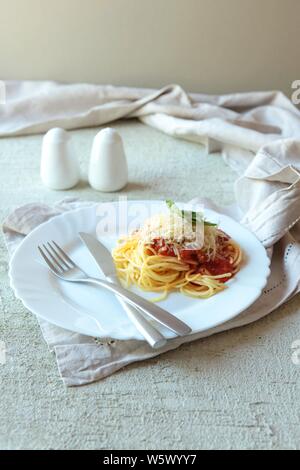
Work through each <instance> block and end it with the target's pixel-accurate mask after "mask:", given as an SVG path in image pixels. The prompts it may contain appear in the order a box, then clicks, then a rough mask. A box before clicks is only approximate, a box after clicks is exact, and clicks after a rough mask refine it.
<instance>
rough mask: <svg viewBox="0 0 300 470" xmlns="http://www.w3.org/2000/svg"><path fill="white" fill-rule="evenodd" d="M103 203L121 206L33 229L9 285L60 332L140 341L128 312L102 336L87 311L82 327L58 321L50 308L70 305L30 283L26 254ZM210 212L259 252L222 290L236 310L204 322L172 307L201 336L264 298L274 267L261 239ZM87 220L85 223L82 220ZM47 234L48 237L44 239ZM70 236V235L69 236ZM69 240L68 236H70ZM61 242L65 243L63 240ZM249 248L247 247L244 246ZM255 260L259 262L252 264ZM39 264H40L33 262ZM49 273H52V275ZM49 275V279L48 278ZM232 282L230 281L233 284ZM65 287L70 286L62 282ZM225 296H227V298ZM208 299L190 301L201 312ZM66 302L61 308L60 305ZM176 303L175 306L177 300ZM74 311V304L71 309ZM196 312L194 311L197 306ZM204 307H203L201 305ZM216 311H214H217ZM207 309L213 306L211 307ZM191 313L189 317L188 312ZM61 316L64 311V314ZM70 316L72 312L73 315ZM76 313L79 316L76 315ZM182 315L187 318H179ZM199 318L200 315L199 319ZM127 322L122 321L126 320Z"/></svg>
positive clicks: (66, 215) (62, 318) (75, 212)
mask: <svg viewBox="0 0 300 470" xmlns="http://www.w3.org/2000/svg"><path fill="white" fill-rule="evenodd" d="M99 204H101V206H102V207H103V205H105V204H118V203H117V202H114V203H113V202H109V203H95V204H91V205H90V206H87V207H84V208H78V209H75V210H72V211H69V212H65V213H63V214H61V215H58V216H56V217H54V218H52V219H50V220H48V221H47V222H45V223H43V224H41V225H40V226H38V227H37V228H36V229H34V230H33V231H32V232H31V233H30V234H29V235H28V236H27V237H26V238H25V239H24V240H23V241H22V242H21V244H20V245H19V247H18V248H17V249H16V251H15V253H14V255H13V256H12V259H11V262H10V269H9V277H10V284H11V287H12V288H13V290H14V293H15V295H16V297H18V298H19V299H21V300H22V302H23V304H24V306H25V307H26V308H27V309H28V310H30V311H31V312H32V313H34V314H36V315H37V316H38V317H40V318H42V319H44V320H47V321H48V322H50V323H53V324H55V325H56V326H59V327H61V328H64V329H67V330H71V331H75V332H77V333H82V334H85V335H89V336H97V337H105V338H113V339H122V340H125V339H138V340H141V339H142V337H141V335H140V334H139V332H138V331H137V330H136V328H135V327H134V326H133V325H132V323H131V322H130V321H129V320H128V319H127V317H126V315H125V313H124V319H123V317H122V324H116V322H113V321H112V322H111V324H109V325H106V328H105V329H104V330H103V331H102V332H99V329H98V328H96V325H93V322H91V321H90V319H88V318H87V314H86V313H83V312H81V315H82V316H83V317H82V319H80V321H81V320H82V322H83V323H82V324H81V323H80V322H79V323H76V324H75V323H74V322H75V320H74V321H73V322H72V321H71V320H70V318H71V317H70V316H69V320H68V321H66V318H65V316H64V315H63V314H62V315H61V316H60V317H58V316H57V315H54V314H53V310H52V312H51V307H52V309H53V307H55V308H58V309H59V308H61V311H62V310H63V308H64V309H67V310H64V311H65V312H68V303H66V302H64V304H63V302H62V299H60V298H59V296H56V298H54V299H53V295H52V292H51V285H50V284H49V289H48V292H46V291H44V292H39V281H40V282H41V278H39V279H37V280H36V279H35V280H34V279H32V280H31V279H30V274H29V273H30V263H31V262H35V260H34V256H33V254H32V261H31V258H30V257H29V255H28V256H27V255H26V253H27V254H29V253H32V250H33V248H34V247H36V246H37V240H38V241H39V243H41V242H45V241H46V240H49V239H51V236H50V234H51V231H53V229H54V228H56V229H58V228H59V229H61V230H62V231H63V230H64V225H68V227H69V228H70V227H71V229H72V224H73V225H75V226H76V225H78V223H80V220H79V219H80V217H81V218H82V219H83V220H85V221H86V220H87V217H89V218H90V217H91V216H92V214H93V213H94V214H95V208H96V207H97V206H98V205H99ZM128 204H129V205H130V204H154V205H155V204H157V205H158V206H159V205H163V204H164V203H163V202H162V201H154V200H151V201H128ZM205 212H206V216H207V217H208V218H213V219H214V218H217V219H218V220H219V221H220V226H221V228H224V226H225V228H226V227H227V226H229V227H230V228H232V230H231V229H230V230H229V232H228V233H229V234H230V235H231V236H232V237H233V238H234V239H236V240H237V241H239V236H238V235H240V236H241V239H243V240H245V241H247V243H249V244H250V245H249V246H251V249H252V250H254V251H255V253H254V252H253V253H246V255H247V256H248V262H247V263H246V266H245V267H243V268H242V269H241V271H240V273H238V274H237V275H236V276H235V278H234V279H235V281H234V282H235V283H236V284H235V286H234V287H233V284H232V285H230V286H229V288H228V289H226V291H224V292H231V293H232V296H231V297H232V299H231V300H232V301H233V300H234V302H233V303H234V305H233V306H232V309H228V308H227V307H226V309H225V310H226V312H224V315H223V316H222V315H221V317H220V315H219V316H218V317H214V315H212V316H211V319H210V317H206V318H205V321H204V317H201V320H202V321H200V320H197V318H194V317H193V318H192V317H191V316H192V315H194V314H193V313H191V312H193V311H194V310H195V309H194V308H193V306H192V307H190V306H188V307H187V308H185V307H183V313H182V312H177V311H176V307H174V309H173V308H172V309H170V308H169V309H168V310H169V311H170V312H171V313H173V314H175V315H177V316H179V317H180V318H181V319H182V320H183V321H186V322H187V323H188V324H189V325H190V326H192V328H193V333H198V332H202V331H206V330H208V329H211V328H214V327H216V326H219V325H220V324H222V323H225V322H227V321H229V320H231V319H233V318H234V317H236V316H237V315H239V314H240V313H241V312H242V311H244V310H246V309H247V308H248V307H249V306H250V305H252V304H253V303H254V302H255V301H256V300H257V299H258V297H259V296H260V295H261V292H262V290H263V288H264V287H265V285H266V283H267V278H268V276H269V273H270V269H269V265H270V259H269V257H268V256H267V254H266V250H265V248H264V247H263V246H262V244H261V243H260V242H259V241H258V239H257V238H256V237H255V236H254V235H253V234H252V233H251V232H250V231H248V230H247V229H246V228H245V227H243V226H241V225H240V224H239V223H238V222H236V221H234V220H233V219H231V218H230V217H228V216H226V215H224V214H218V213H216V212H215V211H212V210H207V211H205ZM84 217H85V219H84ZM95 222H96V218H95ZM92 225H93V223H92V221H91V226H90V227H89V229H90V230H87V231H89V232H90V233H92V232H93V231H95V224H94V228H92ZM76 229H77V232H79V231H86V230H85V227H84V226H79V227H78V226H77V227H76ZM46 234H47V236H48V237H46ZM71 236H72V234H71ZM76 237H77V233H73V238H74V239H75V238H76ZM67 238H68V237H67ZM67 241H68V243H71V242H72V240H71V238H70V236H69V239H68V240H67ZM59 242H60V243H62V241H61V240H59ZM244 244H245V243H244ZM242 248H243V249H244V250H245V249H246V250H247V246H242ZM254 258H255V260H254ZM258 261H259V263H258ZM35 263H36V262H35ZM249 263H250V264H251V263H252V264H253V266H252V268H253V272H252V274H251V273H250V274H251V276H250V277H249V273H248V281H247V279H246V281H247V282H248V284H249V285H248V291H249V292H248V294H249V295H248V297H247V296H246V297H247V298H246V299H242V300H241V301H238V302H236V299H234V298H233V295H234V293H235V294H236V293H237V290H238V289H239V288H240V289H243V288H244V291H245V292H244V293H246V294H247V289H245V287H247V286H246V284H243V282H244V283H245V279H244V280H243V276H242V273H243V270H245V268H247V266H248V265H249ZM36 265H37V263H36V264H35V265H31V266H34V267H35V268H36ZM43 273H45V267H43V270H42V271H41V276H43ZM48 275H49V273H48ZM50 276H51V275H50ZM57 282H61V281H59V280H57ZM230 282H232V281H230ZM64 284H66V283H64ZM139 293H140V295H143V296H146V297H147V294H145V293H142V292H141V291H139ZM222 294H223V292H221V293H219V294H217V295H216V296H214V297H213V299H216V298H218V297H219V296H220V297H221V296H222ZM174 295H175V296H178V295H180V294H177V293H176V294H170V296H174ZM223 295H224V294H223ZM99 296H101V291H100V290H99ZM54 297H55V296H54ZM180 297H181V298H182V297H184V298H185V299H186V303H188V302H190V301H191V299H190V298H188V297H185V296H181V295H180ZM225 297H226V299H227V300H228V298H229V299H230V295H229V294H227V296H224V298H225ZM178 299H179V297H177V300H178ZM208 300H210V299H207V300H206V299H205V300H196V301H195V299H192V301H193V302H200V303H201V304H199V308H200V305H205V304H203V302H204V303H205V302H206V305H207V306H208V304H209V302H208ZM62 304H63V305H62ZM175 304H176V302H175ZM172 305H173V304H172ZM216 305H217V306H218V308H219V307H220V306H221V305H222V302H221V299H220V302H217V303H216ZM161 306H162V307H164V308H166V307H165V305H164V303H163V302H162V303H161ZM69 308H70V306H69ZM195 308H196V307H195ZM201 308H202V309H203V308H204V307H201ZM214 308H215V307H214ZM118 309H119V310H120V307H119V305H118ZM197 309H198V305H197ZM208 310H209V308H208ZM187 312H189V314H188V313H187ZM62 313H63V312H62ZM69 313H70V312H69ZM77 313H78V312H77ZM121 314H123V312H121ZM209 314H210V313H209V311H208V313H207V315H209ZM181 315H183V316H181ZM200 316H201V315H199V318H200ZM191 318H192V321H191ZM123 320H124V321H123ZM161 331H162V332H163V334H165V336H166V337H168V338H172V337H173V336H174V335H173V333H171V332H169V331H168V330H167V329H165V328H162V329H161Z"/></svg>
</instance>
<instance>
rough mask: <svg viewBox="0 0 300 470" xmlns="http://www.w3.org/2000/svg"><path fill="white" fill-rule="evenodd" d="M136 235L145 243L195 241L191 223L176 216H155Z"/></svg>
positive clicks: (194, 232)
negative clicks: (160, 240) (154, 241)
mask: <svg viewBox="0 0 300 470" xmlns="http://www.w3.org/2000/svg"><path fill="white" fill-rule="evenodd" d="M138 233H139V236H140V237H141V238H142V239H143V240H144V241H145V242H146V243H151V242H152V241H153V240H155V239H157V238H163V239H164V240H165V241H166V242H173V243H174V242H175V243H183V242H195V241H196V231H195V230H194V229H193V225H192V223H191V222H190V221H189V220H187V219H186V218H184V217H181V216H179V215H177V214H156V215H154V216H153V217H151V218H149V219H147V220H146V221H145V223H144V226H143V227H142V228H141V229H140V230H139V232H138Z"/></svg>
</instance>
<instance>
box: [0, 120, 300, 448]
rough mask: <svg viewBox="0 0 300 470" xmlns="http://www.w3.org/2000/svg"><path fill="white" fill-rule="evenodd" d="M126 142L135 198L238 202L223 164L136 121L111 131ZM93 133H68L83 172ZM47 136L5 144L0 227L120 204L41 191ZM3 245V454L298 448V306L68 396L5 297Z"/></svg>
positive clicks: (0, 253)
mask: <svg viewBox="0 0 300 470" xmlns="http://www.w3.org/2000/svg"><path fill="white" fill-rule="evenodd" d="M114 127H116V128H117V129H118V130H119V132H120V133H121V135H122V136H123V138H124V142H125V148H126V152H127V156H128V160H129V171H130V184H129V185H128V187H127V188H126V189H125V190H124V191H123V193H124V194H125V193H126V194H128V196H129V197H130V198H132V199H141V198H143V199H145V198H152V199H161V198H166V197H170V198H174V199H177V200H182V201H187V200H189V199H191V198H192V197H194V196H199V195H201V196H207V197H210V198H212V199H213V200H214V201H215V202H217V203H221V204H229V203H231V202H233V199H234V196H233V188H232V185H233V181H234V179H235V175H234V174H233V173H232V171H231V170H230V169H229V168H228V167H226V166H225V164H224V163H223V161H222V159H221V157H220V156H219V155H209V156H208V155H206V154H205V152H204V150H203V147H201V146H199V145H196V144H192V143H188V142H184V141H181V140H176V139H173V138H170V137H168V136H166V135H163V134H161V133H159V132H157V131H155V130H153V129H151V128H148V127H145V126H143V125H142V124H140V123H137V122H135V121H132V122H123V123H117V124H116V125H114ZM96 132H97V129H86V130H80V131H76V132H72V135H73V137H74V140H75V142H76V143H77V147H78V151H79V154H80V159H81V164H82V168H83V169H84V170H85V171H86V169H87V163H88V158H89V151H90V147H91V142H92V138H93V136H94V135H95V133H96ZM41 139H42V137H41V136H29V137H19V138H11V139H0V210H1V220H3V218H4V217H5V216H6V215H7V214H8V213H9V212H10V211H11V210H12V209H13V208H15V207H17V206H18V205H20V204H24V203H27V202H33V201H42V202H48V203H52V202H54V201H57V200H59V199H61V198H63V197H66V196H77V197H81V198H82V199H85V200H97V201H100V200H103V201H104V200H113V199H115V198H117V197H118V194H102V193H97V192H95V191H93V190H92V189H90V188H89V186H88V185H87V183H86V182H82V183H80V184H79V186H78V187H77V188H74V189H73V190H70V191H62V192H54V191H49V190H47V189H45V188H44V187H43V186H42V185H41V182H40V178H39V158H40V147H41ZM7 269H8V259H7V253H6V250H5V248H4V244H3V238H2V239H1V247H0V341H4V342H5V345H6V349H7V357H6V364H4V365H0V394H1V406H0V449H11V448H16V449H21V448H25V449H38V448H44V449H49V448H55V449H56V448H57V449H79V448H81V449H110V448H112V449H176V448H177V449H231V448H233V449H239V448H242V449H261V448H262V449H282V448H288V449H299V448H300V425H299V423H300V393H299V383H300V381H299V376H300V365H298V366H297V365H295V364H294V363H293V362H292V359H291V357H292V349H291V345H292V343H293V341H295V340H297V339H300V328H299V319H300V298H299V296H298V297H296V298H294V299H293V300H292V301H290V302H289V303H288V304H286V305H285V306H283V307H282V308H280V309H278V310H277V311H275V312H273V313H272V314H271V315H269V316H268V317H267V318H265V319H263V320H261V321H259V322H257V323H255V324H252V325H250V326H247V327H244V328H241V329H238V330H234V331H230V332H227V333H222V334H219V335H217V336H214V337H211V338H208V339H204V340H201V341H198V342H195V343H192V344H188V345H185V346H183V347H181V348H180V349H178V350H176V351H173V352H170V353H167V354H165V355H163V356H160V357H158V358H155V359H153V360H150V361H147V362H142V363H139V364H134V365H131V366H130V367H127V368H125V369H124V370H122V371H120V372H119V373H117V374H115V375H112V376H111V377H109V378H107V379H105V380H103V381H101V382H98V383H95V384H92V385H88V386H85V387H81V388H76V389H75V388H74V389H66V388H65V387H64V386H63V384H62V382H61V380H60V378H59V375H58V371H57V367H56V363H55V359H54V356H53V355H52V354H51V353H50V352H49V351H48V349H47V347H46V345H45V343H44V341H43V338H42V336H41V333H40V330H39V327H38V325H37V321H36V319H35V317H34V316H33V315H32V314H30V313H29V312H27V311H26V309H25V308H24V307H23V306H22V304H21V302H20V301H19V300H16V299H15V298H14V295H13V292H12V291H11V289H10V288H9V284H8V278H7Z"/></svg>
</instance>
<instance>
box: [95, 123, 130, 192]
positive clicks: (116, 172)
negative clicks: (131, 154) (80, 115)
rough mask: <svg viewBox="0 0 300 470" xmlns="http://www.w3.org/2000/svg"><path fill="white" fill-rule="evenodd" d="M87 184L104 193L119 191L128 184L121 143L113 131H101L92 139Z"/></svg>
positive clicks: (125, 162)
mask: <svg viewBox="0 0 300 470" xmlns="http://www.w3.org/2000/svg"><path fill="white" fill-rule="evenodd" d="M89 182H90V185H91V186H92V187H93V188H94V189H96V190H98V191H104V192H111V191H119V190H120V189H122V188H123V187H124V186H126V184H127V182H128V168H127V160H126V155H125V152H124V147H123V142H122V138H121V136H120V135H119V134H118V132H117V131H116V130H115V129H112V128H110V127H107V128H106V129H102V130H101V131H100V132H98V134H97V135H96V137H95V138H94V142H93V146H92V151H91V158H90V167H89Z"/></svg>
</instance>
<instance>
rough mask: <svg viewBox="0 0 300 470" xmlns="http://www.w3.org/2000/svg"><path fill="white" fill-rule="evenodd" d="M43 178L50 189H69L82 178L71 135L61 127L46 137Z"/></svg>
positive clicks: (42, 163) (43, 148) (42, 164)
mask: <svg viewBox="0 0 300 470" xmlns="http://www.w3.org/2000/svg"><path fill="white" fill-rule="evenodd" d="M41 178H42V181H43V183H44V185H45V186H47V187H48V188H50V189H57V190H60V189H69V188H72V187H73V186H75V185H76V184H77V183H78V181H79V178H80V172H79V164H78V160H77V157H76V155H75V152H74V149H73V147H72V142H71V138H70V135H69V134H68V132H66V131H65V130H64V129H61V128H59V127H57V128H53V129H50V131H48V132H47V134H46V135H45V136H44V139H43V144H42V157H41Z"/></svg>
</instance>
